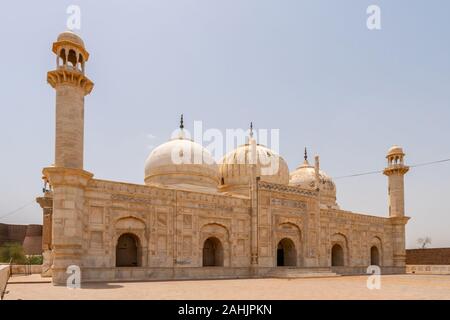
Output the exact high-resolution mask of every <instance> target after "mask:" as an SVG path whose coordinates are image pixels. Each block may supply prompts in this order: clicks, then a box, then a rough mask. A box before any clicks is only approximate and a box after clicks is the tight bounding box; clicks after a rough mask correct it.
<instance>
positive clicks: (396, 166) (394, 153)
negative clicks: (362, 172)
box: [383, 146, 409, 267]
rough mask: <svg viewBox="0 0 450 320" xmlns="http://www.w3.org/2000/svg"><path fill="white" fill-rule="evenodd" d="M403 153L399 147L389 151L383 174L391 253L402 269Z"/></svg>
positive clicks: (403, 217)
mask: <svg viewBox="0 0 450 320" xmlns="http://www.w3.org/2000/svg"><path fill="white" fill-rule="evenodd" d="M404 156H405V153H404V152H403V149H402V148H401V147H399V146H393V147H391V148H390V149H389V151H388V154H387V156H386V158H387V167H386V168H385V169H384V171H383V173H384V174H385V175H386V176H387V177H388V195H389V218H390V219H391V224H392V226H393V253H394V257H393V258H394V261H393V262H394V266H396V267H404V266H405V262H406V252H405V225H406V223H407V222H408V220H409V217H405V190H404V177H403V176H404V175H405V174H406V173H407V172H408V170H409V167H408V166H406V165H405V164H404Z"/></svg>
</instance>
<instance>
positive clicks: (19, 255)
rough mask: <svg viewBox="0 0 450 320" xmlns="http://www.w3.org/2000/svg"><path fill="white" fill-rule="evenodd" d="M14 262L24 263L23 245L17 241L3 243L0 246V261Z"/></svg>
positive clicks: (25, 260) (25, 258) (25, 259)
mask: <svg viewBox="0 0 450 320" xmlns="http://www.w3.org/2000/svg"><path fill="white" fill-rule="evenodd" d="M11 260H12V263H15V264H25V263H26V262H27V257H26V256H25V254H24V252H23V247H22V245H21V244H19V243H5V244H4V245H3V246H1V247H0V262H10V261H11Z"/></svg>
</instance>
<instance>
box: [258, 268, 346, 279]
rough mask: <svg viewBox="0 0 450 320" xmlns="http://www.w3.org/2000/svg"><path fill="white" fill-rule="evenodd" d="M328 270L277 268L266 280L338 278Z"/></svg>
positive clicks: (269, 273)
mask: <svg viewBox="0 0 450 320" xmlns="http://www.w3.org/2000/svg"><path fill="white" fill-rule="evenodd" d="M338 276H339V275H338V274H336V273H335V272H332V271H331V269H330V268H295V267H277V268H273V269H272V270H270V271H269V272H268V273H267V275H266V277H268V278H287V279H292V278H319V277H338Z"/></svg>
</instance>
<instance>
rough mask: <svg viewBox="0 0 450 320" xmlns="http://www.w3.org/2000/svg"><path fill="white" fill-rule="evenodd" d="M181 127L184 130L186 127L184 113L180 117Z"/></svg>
mask: <svg viewBox="0 0 450 320" xmlns="http://www.w3.org/2000/svg"><path fill="white" fill-rule="evenodd" d="M180 129H181V130H183V129H184V120H183V114H181V119H180Z"/></svg>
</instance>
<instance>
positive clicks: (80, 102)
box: [43, 31, 94, 284]
mask: <svg viewBox="0 0 450 320" xmlns="http://www.w3.org/2000/svg"><path fill="white" fill-rule="evenodd" d="M52 49H53V52H54V53H55V54H56V69H55V70H52V71H50V72H48V73H47V82H48V83H49V84H50V85H51V86H52V87H53V88H54V89H55V91H56V135H55V162H54V164H53V166H50V167H47V168H44V169H43V174H44V179H45V180H46V181H48V182H49V183H50V185H51V189H52V198H53V204H52V205H53V208H52V217H51V222H50V223H51V233H52V234H51V256H52V258H53V261H52V266H51V275H52V281H53V283H54V284H66V280H67V278H68V276H69V274H68V273H67V272H68V267H69V266H74V265H75V266H77V267H79V268H80V269H82V253H83V250H84V249H85V248H84V247H83V246H84V245H85V243H84V242H83V232H84V231H83V214H84V212H85V211H86V208H85V198H84V192H85V188H86V186H87V185H88V183H89V181H90V179H91V178H92V176H93V174H92V173H90V172H87V171H84V170H83V136H84V97H85V96H86V95H87V94H89V93H90V92H91V90H92V88H93V86H94V84H93V83H92V81H91V80H89V79H88V78H87V77H86V76H85V62H86V61H87V60H88V58H89V54H88V52H87V51H86V49H85V48H84V43H83V40H82V39H81V38H80V37H79V36H78V35H76V34H75V33H73V32H70V31H66V32H63V33H61V34H60V35H59V36H58V38H57V40H56V42H54V43H53V48H52ZM44 223H45V222H44ZM81 278H82V274H81Z"/></svg>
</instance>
